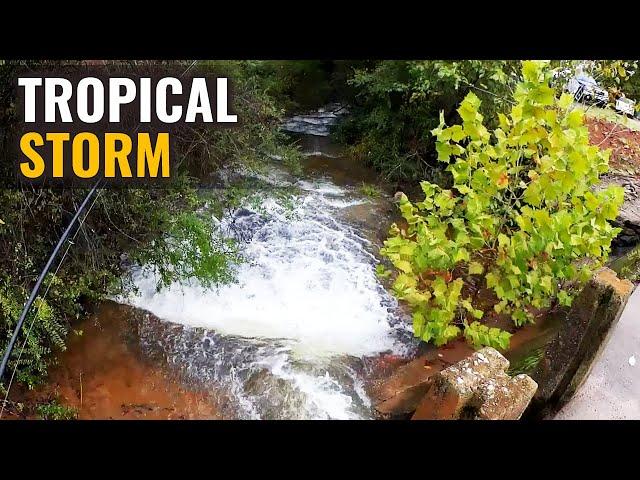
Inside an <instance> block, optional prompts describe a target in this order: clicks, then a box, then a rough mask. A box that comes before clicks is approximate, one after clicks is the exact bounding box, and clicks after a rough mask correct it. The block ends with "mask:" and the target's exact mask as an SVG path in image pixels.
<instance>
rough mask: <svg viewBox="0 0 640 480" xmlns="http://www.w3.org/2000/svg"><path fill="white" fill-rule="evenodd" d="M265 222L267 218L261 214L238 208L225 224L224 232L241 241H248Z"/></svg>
mask: <svg viewBox="0 0 640 480" xmlns="http://www.w3.org/2000/svg"><path fill="white" fill-rule="evenodd" d="M265 223H267V219H266V218H265V217H264V216H263V215H260V214H259V213H256V212H253V211H251V210H249V209H247V208H239V209H238V210H236V211H235V212H234V214H233V217H232V218H231V220H230V221H229V222H228V223H227V224H226V233H227V234H229V235H232V236H233V237H235V238H236V239H238V240H240V241H241V242H249V241H250V240H251V239H252V238H253V236H254V235H255V233H256V232H257V231H258V230H260V229H261V228H262V227H263V226H264V224H265Z"/></svg>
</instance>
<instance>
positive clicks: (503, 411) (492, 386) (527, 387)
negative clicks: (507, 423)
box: [470, 374, 538, 420]
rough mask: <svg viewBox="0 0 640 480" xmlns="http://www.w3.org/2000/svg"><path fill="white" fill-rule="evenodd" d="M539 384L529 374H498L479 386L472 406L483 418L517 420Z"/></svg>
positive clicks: (477, 414) (479, 417) (478, 415)
mask: <svg viewBox="0 0 640 480" xmlns="http://www.w3.org/2000/svg"><path fill="white" fill-rule="evenodd" d="M537 388H538V384H537V383H536V382H535V381H534V380H533V379H532V378H531V377H530V376H528V375H524V374H520V375H516V376H515V377H513V378H511V377H509V376H508V375H497V376H496V377H495V378H490V379H487V380H486V381H483V382H481V383H480V385H479V386H478V389H477V390H476V392H475V396H474V397H473V399H472V401H471V403H470V406H471V411H475V412H476V418H477V419H481V420H517V419H519V418H520V417H521V416H522V414H523V413H524V411H525V410H526V409H527V407H528V406H529V402H531V398H532V397H533V395H534V394H535V392H536V389H537Z"/></svg>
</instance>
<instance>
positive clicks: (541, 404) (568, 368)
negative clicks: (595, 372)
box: [528, 268, 633, 417]
mask: <svg viewBox="0 0 640 480" xmlns="http://www.w3.org/2000/svg"><path fill="white" fill-rule="evenodd" d="M632 291H633V284H632V283H631V282H629V281H628V280H620V279H619V278H618V277H617V276H616V273H615V272H614V271H613V270H610V269H609V268H601V269H600V270H598V271H597V272H596V273H595V275H594V276H593V278H592V279H591V280H590V281H589V283H588V284H587V286H586V287H585V288H584V289H583V290H582V292H581V293H580V294H579V295H578V296H577V297H576V298H575V299H574V301H573V305H572V307H571V309H570V310H569V312H568V314H567V318H566V319H565V321H564V322H563V323H562V325H561V327H560V330H559V332H558V333H557V335H556V337H555V338H554V339H553V340H552V341H551V343H550V344H549V345H548V347H547V348H546V350H545V353H544V355H543V357H542V359H541V360H540V362H539V363H538V366H537V368H536V370H535V371H534V373H533V374H532V377H533V378H534V379H535V381H536V382H538V384H539V385H540V388H539V389H538V392H537V393H536V395H535V397H534V399H533V402H532V404H531V408H530V410H529V412H528V415H531V416H534V417H545V416H547V415H549V414H550V413H552V412H554V411H556V410H557V409H559V408H560V407H562V406H563V405H564V404H565V403H566V402H567V401H568V400H569V399H570V398H571V397H572V396H573V394H574V393H575V392H576V390H577V389H578V388H579V387H580V385H581V384H582V382H583V381H584V380H585V378H586V377H587V376H588V374H589V371H590V370H591V366H592V365H593V362H594V360H595V359H596V358H597V356H598V355H599V353H600V352H601V351H602V349H603V348H604V346H605V345H606V343H607V341H608V338H609V334H610V332H611V330H612V327H614V326H615V325H616V323H617V322H618V319H619V318H620V315H621V313H622V310H623V309H624V306H625V305H626V303H627V300H628V298H629V296H630V295H631V292H632Z"/></svg>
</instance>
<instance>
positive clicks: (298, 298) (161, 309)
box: [34, 111, 418, 419]
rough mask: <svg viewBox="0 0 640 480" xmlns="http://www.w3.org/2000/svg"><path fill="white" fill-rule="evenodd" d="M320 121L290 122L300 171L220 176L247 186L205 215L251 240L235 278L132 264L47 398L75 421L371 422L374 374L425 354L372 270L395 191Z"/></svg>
mask: <svg viewBox="0 0 640 480" xmlns="http://www.w3.org/2000/svg"><path fill="white" fill-rule="evenodd" d="M318 116H319V117H320V120H318V119H317V118H312V119H310V120H309V119H306V118H304V117H294V124H293V127H292V128H291V129H290V131H291V134H292V135H293V136H294V137H295V138H296V139H297V141H298V142H299V145H300V148H301V150H302V152H303V154H304V160H303V174H302V175H293V174H291V173H290V171H289V169H287V168H285V166H284V165H282V162H281V160H280V159H279V158H278V157H274V158H272V159H269V160H267V161H268V165H267V168H265V169H264V170H261V172H260V173H255V172H252V173H248V172H247V173H245V174H238V173H237V172H233V173H232V172H226V173H227V174H228V178H224V174H225V172H222V173H223V179H222V180H223V182H222V184H223V185H228V184H229V182H231V183H233V182H234V181H235V182H237V181H238V180H240V181H242V183H243V185H245V186H246V185H249V189H248V194H247V195H246V196H245V198H244V200H243V201H242V204H241V205H240V206H239V207H238V208H235V209H234V210H232V211H229V212H226V213H225V214H224V215H222V217H221V218H215V215H214V213H213V212H209V211H208V210H207V209H206V208H205V209H204V210H203V211H202V212H200V213H201V214H204V215H212V216H213V217H214V218H215V221H216V222H217V225H218V228H219V232H220V234H221V235H223V236H228V237H233V238H235V239H236V240H237V241H238V242H240V243H241V244H242V252H243V255H244V257H245V262H244V263H242V264H240V265H239V267H238V268H237V271H236V274H237V275H236V276H237V281H236V282H235V283H232V284H229V285H225V286H221V287H219V288H205V287H203V286H202V285H200V284H199V283H198V282H197V281H194V280H193V279H190V280H187V281H186V282H184V281H183V282H182V283H180V284H178V283H176V284H171V285H169V286H168V287H166V288H163V289H161V290H160V291H158V290H157V288H156V284H157V281H158V278H157V276H156V275H155V273H154V272H153V270H152V269H149V268H145V266H137V267H134V270H133V282H134V285H135V287H136V288H135V291H134V292H132V293H130V294H128V295H126V296H124V297H119V298H115V299H112V300H111V301H105V302H102V303H101V304H100V305H99V306H98V308H97V309H96V311H95V313H94V314H93V315H92V316H91V317H90V318H89V319H87V320H85V322H84V324H83V325H80V326H79V327H78V328H79V329H80V328H81V330H82V335H77V336H74V335H71V336H70V339H69V344H68V349H67V351H65V352H63V353H61V354H60V355H59V357H58V366H57V367H56V368H54V369H52V371H51V373H50V379H49V383H48V386H47V388H45V389H44V390H43V391H41V392H39V395H40V397H38V399H39V401H42V400H43V399H46V398H53V397H55V398H58V399H60V401H61V402H62V403H63V404H65V405H69V406H72V407H74V408H75V409H76V410H77V411H78V417H79V418H239V419H370V418H375V415H374V410H373V406H372V402H371V399H370V396H369V393H368V385H369V383H370V381H371V380H372V379H375V378H381V377H382V376H384V371H385V368H386V367H387V366H388V364H387V363H386V360H385V359H387V358H391V359H408V358H410V357H411V356H413V355H414V354H415V352H416V351H417V348H418V342H417V341H416V340H414V339H413V336H412V333H411V330H410V323H409V319H408V318H407V316H406V314H403V313H402V311H401V309H400V307H399V306H398V304H397V302H396V300H395V299H394V298H393V297H392V296H391V295H390V293H389V292H388V291H387V290H385V288H384V287H383V286H382V285H381V283H380V281H379V280H378V278H377V276H376V274H375V265H376V264H377V262H378V258H377V255H378V249H379V248H380V246H381V244H382V240H383V239H384V237H385V235H386V232H387V230H388V226H389V225H390V223H391V222H392V221H393V218H394V216H395V215H396V209H395V206H394V205H393V203H392V198H391V194H392V193H393V192H390V191H388V190H387V191H385V190H384V187H383V186H379V187H377V188H379V191H378V193H377V194H376V195H371V194H370V193H369V194H368V195H367V194H365V192H363V191H361V190H362V189H361V186H362V185H363V183H364V182H366V183H367V184H369V185H374V184H376V183H377V180H376V175H375V173H374V172H373V171H371V170H370V169H368V168H365V167H364V166H361V165H359V164H356V163H354V162H353V160H348V159H346V158H344V156H342V154H341V148H340V147H339V146H336V145H333V144H332V143H331V141H330V140H329V138H328V137H326V136H325V135H324V133H326V132H328V130H327V129H326V127H327V124H330V123H331V122H332V121H333V119H332V118H333V117H335V115H333V114H332V113H331V112H329V113H326V112H324V111H322V112H320V113H319V115H318ZM295 119H298V120H299V121H301V122H303V125H302V126H300V125H298V126H296V125H295V121H296V120H295ZM305 122H306V123H305ZM319 123H320V127H319V126H318V125H319ZM290 124H291V122H290ZM305 125H309V126H310V128H312V129H313V133H314V134H313V135H309V134H304V133H302V134H301V133H299V132H300V131H304V129H305ZM323 129H324V130H323ZM294 132H298V133H294ZM374 182H376V183H374ZM405 361H406V360H405ZM34 395H35V394H34Z"/></svg>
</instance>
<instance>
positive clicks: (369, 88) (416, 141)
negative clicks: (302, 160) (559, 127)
mask: <svg viewBox="0 0 640 480" xmlns="http://www.w3.org/2000/svg"><path fill="white" fill-rule="evenodd" d="M515 63H516V62H511V61H509V62H506V61H484V60H483V61H481V60H463V61H433V60H428V61H397V60H394V61H380V62H374V63H369V64H365V65H356V68H355V72H354V75H353V77H352V78H351V79H350V80H349V83H350V84H351V86H352V88H353V89H354V90H355V98H354V99H353V103H354V105H353V111H352V115H351V116H350V117H349V118H347V119H346V121H345V122H343V123H342V124H341V125H339V126H338V132H337V134H338V137H339V139H340V140H342V141H344V142H346V143H349V144H352V145H353V146H352V148H351V153H352V155H354V156H355V157H357V158H360V159H362V160H363V161H365V162H367V163H368V164H370V165H372V166H373V167H375V168H376V169H377V170H379V171H380V172H381V173H382V174H383V175H384V176H385V177H386V178H388V179H392V180H398V181H406V180H411V181H415V180H418V179H425V178H431V179H437V175H438V173H439V170H438V169H437V168H436V167H437V162H435V150H434V142H433V138H432V136H431V135H429V131H430V130H431V129H433V128H434V127H436V126H437V125H438V118H439V112H441V111H444V114H445V118H446V119H447V121H453V120H454V118H453V117H454V116H455V115H456V111H455V108H456V106H457V105H458V104H459V103H460V101H461V100H462V99H463V98H464V96H465V95H466V93H468V92H469V91H471V90H474V91H475V92H477V93H478V95H480V96H481V97H482V98H483V99H484V100H485V109H486V111H487V112H489V113H491V111H492V110H493V109H494V108H496V107H500V106H502V105H503V104H504V100H503V98H504V97H503V96H504V95H505V94H506V93H507V92H508V91H509V87H510V84H511V83H513V79H514V77H513V75H512V72H513V71H514V68H513V67H514V65H515Z"/></svg>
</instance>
